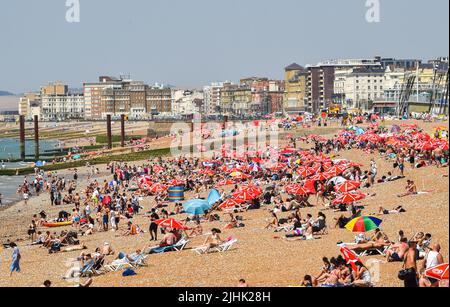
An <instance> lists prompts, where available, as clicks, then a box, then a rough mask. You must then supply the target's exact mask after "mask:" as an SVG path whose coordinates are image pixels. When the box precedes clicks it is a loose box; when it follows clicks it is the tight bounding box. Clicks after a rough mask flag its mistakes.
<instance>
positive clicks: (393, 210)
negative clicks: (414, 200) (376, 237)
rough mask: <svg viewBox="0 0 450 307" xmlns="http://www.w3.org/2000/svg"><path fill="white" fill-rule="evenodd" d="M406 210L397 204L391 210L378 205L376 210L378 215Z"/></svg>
mask: <svg viewBox="0 0 450 307" xmlns="http://www.w3.org/2000/svg"><path fill="white" fill-rule="evenodd" d="M404 212H406V210H405V209H403V206H398V207H396V208H394V209H392V210H387V209H385V208H383V207H380V209H379V210H378V215H388V214H400V213H404Z"/></svg>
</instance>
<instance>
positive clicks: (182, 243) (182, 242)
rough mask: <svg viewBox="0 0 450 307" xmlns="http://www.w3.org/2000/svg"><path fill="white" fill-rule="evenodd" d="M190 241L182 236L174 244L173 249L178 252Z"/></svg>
mask: <svg viewBox="0 0 450 307" xmlns="http://www.w3.org/2000/svg"><path fill="white" fill-rule="evenodd" d="M189 242H190V241H189V240H188V239H186V238H181V240H180V241H178V242H177V244H175V245H173V249H174V250H175V251H177V252H181V251H182V250H184V249H185V248H186V246H187V245H188V243H189Z"/></svg>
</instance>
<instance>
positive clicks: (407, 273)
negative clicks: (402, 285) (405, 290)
mask: <svg viewBox="0 0 450 307" xmlns="http://www.w3.org/2000/svg"><path fill="white" fill-rule="evenodd" d="M412 274H414V272H413V270H411V269H402V270H400V271H399V272H398V279H400V280H406V279H408V278H409V277H410V276H411V275H412Z"/></svg>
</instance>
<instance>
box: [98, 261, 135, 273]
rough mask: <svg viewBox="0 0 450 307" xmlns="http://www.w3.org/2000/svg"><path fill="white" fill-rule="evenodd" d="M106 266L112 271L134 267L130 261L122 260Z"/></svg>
mask: <svg viewBox="0 0 450 307" xmlns="http://www.w3.org/2000/svg"><path fill="white" fill-rule="evenodd" d="M105 268H106V269H107V270H109V271H111V272H117V271H120V270H124V269H129V268H133V266H132V265H131V263H130V262H128V261H127V262H125V261H121V262H116V263H111V264H108V265H105Z"/></svg>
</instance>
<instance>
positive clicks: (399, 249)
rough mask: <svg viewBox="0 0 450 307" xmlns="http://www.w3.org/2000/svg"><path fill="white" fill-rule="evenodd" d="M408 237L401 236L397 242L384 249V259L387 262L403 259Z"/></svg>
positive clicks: (406, 249)
mask: <svg viewBox="0 0 450 307" xmlns="http://www.w3.org/2000/svg"><path fill="white" fill-rule="evenodd" d="M408 248H409V247H408V239H407V238H402V239H401V241H400V242H399V243H396V244H394V245H392V246H391V247H390V248H389V250H387V251H386V259H387V261H388V262H401V261H403V260H404V257H405V254H406V252H407V251H408Z"/></svg>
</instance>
